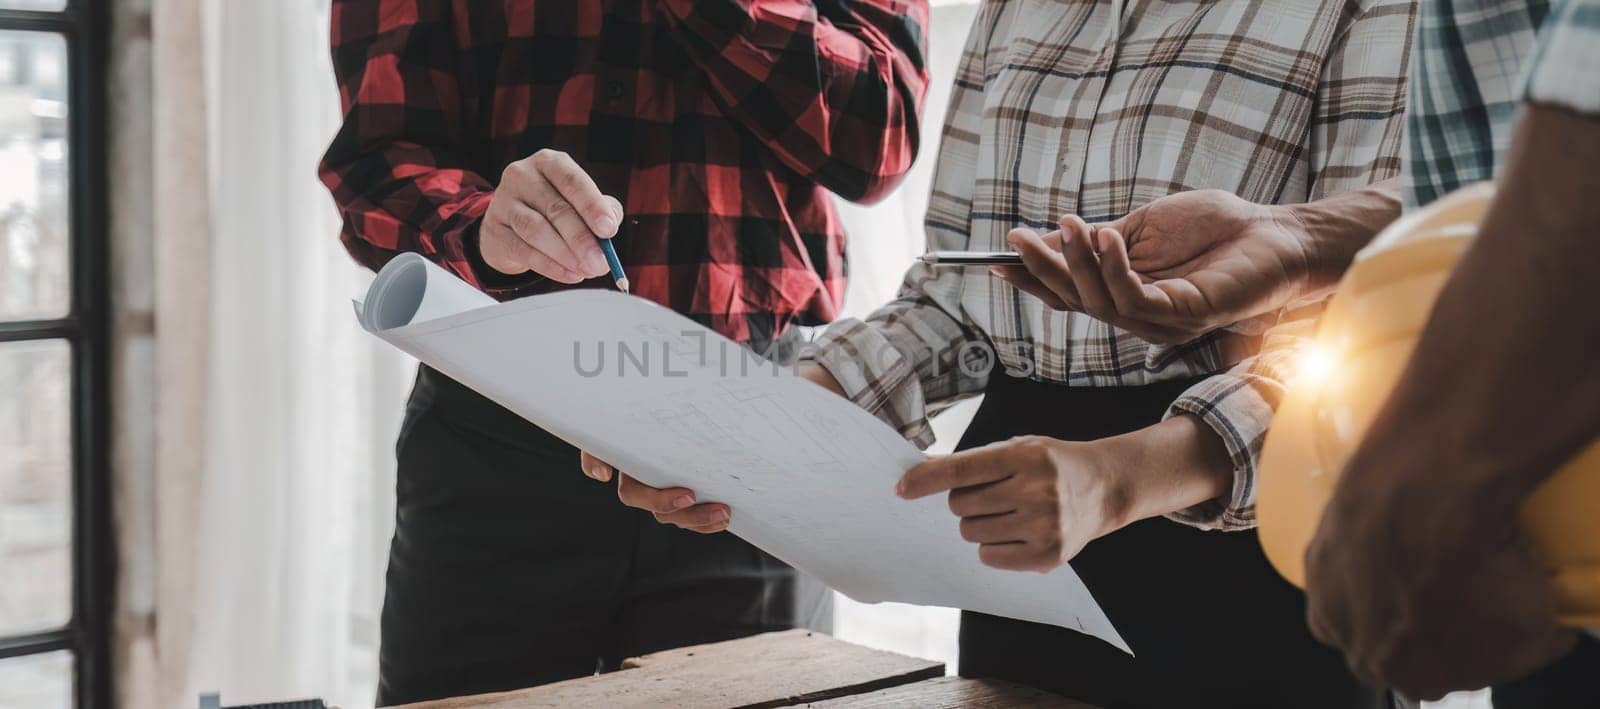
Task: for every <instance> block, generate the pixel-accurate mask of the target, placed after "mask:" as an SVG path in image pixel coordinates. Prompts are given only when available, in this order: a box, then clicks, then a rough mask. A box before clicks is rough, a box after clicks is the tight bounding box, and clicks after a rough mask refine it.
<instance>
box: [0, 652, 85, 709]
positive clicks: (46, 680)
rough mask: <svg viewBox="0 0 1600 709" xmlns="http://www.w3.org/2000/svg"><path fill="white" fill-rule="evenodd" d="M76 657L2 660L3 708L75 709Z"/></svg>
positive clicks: (0, 697)
mask: <svg viewBox="0 0 1600 709" xmlns="http://www.w3.org/2000/svg"><path fill="white" fill-rule="evenodd" d="M71 707H72V654H71V653H68V652H66V651H57V652H47V653H43V654H40V655H23V656H21V657H11V658H7V659H4V660H0V709H71Z"/></svg>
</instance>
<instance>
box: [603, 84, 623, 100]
mask: <svg viewBox="0 0 1600 709" xmlns="http://www.w3.org/2000/svg"><path fill="white" fill-rule="evenodd" d="M606 96H608V97H610V98H613V99H618V98H622V82H620V81H610V82H606Z"/></svg>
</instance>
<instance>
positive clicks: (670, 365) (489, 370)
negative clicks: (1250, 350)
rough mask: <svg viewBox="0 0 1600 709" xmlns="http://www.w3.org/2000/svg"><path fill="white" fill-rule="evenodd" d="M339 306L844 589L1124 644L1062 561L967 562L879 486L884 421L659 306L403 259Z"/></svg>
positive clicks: (895, 458)
mask: <svg viewBox="0 0 1600 709" xmlns="http://www.w3.org/2000/svg"><path fill="white" fill-rule="evenodd" d="M356 310H357V316H358V318H359V319H360V321H361V324H362V326H363V327H365V328H366V329H367V330H368V331H369V332H372V333H373V334H375V335H377V336H378V337H380V338H383V339H384V340H385V341H387V342H389V343H390V344H392V345H394V346H395V347H398V348H400V349H401V350H404V351H406V352H407V353H409V354H411V355H412V356H414V357H416V358H417V359H419V360H421V361H423V362H425V363H427V364H428V365H429V366H432V367H434V368H435V369H438V370H439V371H441V372H444V373H445V374H447V375H449V376H450V377H451V378H453V379H455V380H457V381H459V382H461V383H463V384H465V385H466V386H468V387H471V388H472V389H474V390H476V391H477V392H479V393H481V394H483V395H484V396H486V397H488V398H489V399H492V400H494V401H495V402H497V403H499V404H500V405H501V406H504V407H506V408H507V409H510V410H511V411H512V412H514V413H516V414H518V415H520V416H522V417H523V418H526V419H527V420H529V421H531V422H533V423H535V424H537V425H538V426H540V427H541V428H544V429H546V430H548V431H550V432H551V433H553V434H555V435H556V436H559V437H560V438H562V439H563V440H565V441H567V442H568V443H571V444H573V445H575V446H577V447H579V448H582V449H584V450H587V451H589V452H591V453H593V454H595V455H596V456H598V457H600V458H601V459H603V460H606V461H609V462H611V463H613V464H615V465H616V466H617V467H618V468H620V469H622V470H625V471H627V472H628V473H629V474H630V475H633V476H634V477H636V478H638V479H639V480H641V481H643V482H646V483H649V484H651V485H655V486H658V487H665V486H674V485H681V486H684V487H688V488H691V489H693V490H695V492H696V493H697V496H698V499H699V500H700V501H702V502H712V501H716V502H724V503H727V504H728V505H729V506H730V507H731V508H732V509H733V519H732V523H731V525H730V530H731V531H732V532H733V533H734V534H737V535H739V536H740V537H742V538H744V539H745V540H747V541H749V542H750V543H752V544H754V545H756V546H758V547H760V548H762V549H764V550H766V552H767V553H769V554H772V555H773V556H775V557H778V558H779V559H782V560H784V561H785V562H788V563H789V564H791V565H793V566H795V567H798V568H800V569H803V570H805V571H807V572H809V573H811V574H812V575H814V576H816V577H817V578H819V579H821V580H822V581H823V582H824V583H827V584H828V585H829V586H832V587H833V588H835V589H837V590H839V591H841V592H843V593H844V594H845V595H847V596H850V597H851V598H854V599H856V600H858V601H863V602H869V603H872V602H879V601H898V602H903V603H917V604H923V605H934V606H949V607H956V608H965V609H968V610H975V611H981V612H984V613H990V614H993V615H1000V616H1006V617H1010V618H1018V619H1022V620H1028V621H1034V622H1040V623H1048V624H1051V625H1057V626H1061V627H1064V628H1069V629H1074V630H1078V631H1081V632H1085V633H1088V634H1090V635H1093V636H1095V637H1098V638H1100V639H1102V640H1105V641H1106V642H1109V643H1111V644H1112V645H1115V646H1116V647H1118V648H1121V649H1122V650H1123V651H1125V652H1128V651H1129V649H1128V646H1127V644H1126V643H1124V642H1123V640H1122V638H1121V636H1120V635H1118V634H1117V631H1116V629H1115V628H1113V627H1112V625H1111V621H1110V620H1109V619H1108V618H1107V617H1106V615H1105V613H1104V612H1103V611H1102V610H1101V609H1100V606H1099V605H1098V604H1097V603H1096V602H1095V600H1094V598H1093V596H1092V595H1091V594H1090V592H1089V590H1088V588H1086V587H1085V586H1084V585H1083V582H1082V581H1080V580H1079V579H1078V575H1077V574H1076V573H1074V572H1073V570H1072V569H1071V568H1070V567H1065V566H1064V567H1062V568H1059V569H1056V570H1055V571H1053V572H1051V573H1049V574H1037V573H1019V572H1015V571H1001V570H998V569H993V568H990V567H987V566H984V565H983V564H981V563H979V561H978V554H977V548H976V547H975V546H974V545H972V544H970V543H968V542H965V541H963V540H962V539H961V536H960V533H959V528H958V521H957V518H956V517H955V516H954V515H951V514H950V511H949V509H948V508H947V507H946V503H945V499H944V496H942V495H939V496H933V497H929V498H924V499H922V500H917V501H914V502H908V501H904V500H901V499H899V498H898V497H896V496H895V495H894V483H895V481H896V480H897V479H899V477H900V474H901V473H902V472H904V471H905V470H906V469H907V468H909V467H911V466H912V465H914V464H916V463H917V462H918V461H920V460H922V454H921V452H919V451H918V450H917V449H916V448H915V447H914V446H912V445H911V444H910V443H908V442H906V441H905V439H903V438H901V437H900V436H899V435H898V434H896V433H895V432H894V430H893V429H891V428H889V427H888V426H887V425H885V424H884V423H882V422H880V421H878V420H877V419H876V418H874V417H873V416H872V415H870V414H868V413H867V412H866V411H864V410H862V409H861V408H859V407H857V406H856V405H854V404H852V403H850V402H848V401H846V400H844V399H841V398H839V397H837V396H835V395H833V394H832V393H830V392H827V391H825V390H823V389H822V388H820V387H817V386H815V385H813V384H811V383H810V382H807V381H805V380H804V379H801V378H799V377H796V376H793V374H792V373H791V372H790V371H788V370H787V369H783V368H776V367H774V366H773V365H771V364H768V363H766V362H764V361H762V360H760V359H759V358H757V357H756V356H755V355H752V354H750V353H749V352H748V351H746V350H744V349H743V348H740V347H739V346H737V345H735V344H734V343H733V342H732V341H730V340H727V339H726V338H723V337H722V336H720V335H717V334H716V333H714V332H712V331H710V330H707V329H706V328H703V327H700V326H699V325H696V324H695V323H693V322H692V321H690V320H689V319H687V318H685V317H683V316H681V315H678V314H676V313H674V312H672V311H670V310H667V309H666V308H662V307H660V306H658V305H655V304H653V303H650V302H649V301H645V300H642V299H639V298H634V297H630V296H626V295H623V294H621V293H616V292H610V291H597V290H582V291H566V292H560V293H552V294H549V295H541V296H537V297H533V298H524V299H521V300H516V301H512V302H509V303H495V302H494V301H493V299H491V298H489V297H488V296H486V295H484V294H482V293H480V292H478V291H477V290H475V289H473V288H472V287H471V286H468V285H467V284H466V283H464V282H462V281H461V280H460V279H457V278H456V277H455V276H453V275H450V274H449V273H448V272H446V271H444V270H443V269H441V268H439V267H438V266H436V265H434V264H432V263H430V262H428V261H426V260H424V259H423V258H421V257H419V256H417V255H415V254H406V255H403V256H400V257H397V258H395V259H394V260H393V261H391V262H390V263H389V264H388V265H387V266H385V267H384V269H383V271H382V272H381V273H380V274H379V276H378V278H377V280H375V281H374V282H373V285H372V287H371V289H370V290H369V291H368V294H367V299H366V301H365V304H364V305H363V304H357V307H356ZM571 472H572V474H573V475H581V474H582V473H581V472H579V471H578V470H576V469H574V470H572V471H571ZM595 484H596V485H599V484H600V483H595ZM574 533H581V531H578V530H575V532H574Z"/></svg>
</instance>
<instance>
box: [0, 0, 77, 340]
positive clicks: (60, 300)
mask: <svg viewBox="0 0 1600 709" xmlns="http://www.w3.org/2000/svg"><path fill="white" fill-rule="evenodd" d="M10 1H12V2H14V1H15V0H10ZM6 2H8V0H0V5H3V4H4V3H6ZM68 208H69V205H68V198H67V45H66V41H65V40H63V39H62V37H61V36H60V35H56V34H48V33H42V32H18V31H12V30H0V319H5V320H31V319H44V318H55V317H61V316H64V315H66V314H67V310H68V307H69V306H70V303H69V302H68V298H69V294H70V293H71V284H70V283H69V282H68V268H67V265H68V256H69V255H68V248H67V241H68V236H69V235H68V233H67V210H68Z"/></svg>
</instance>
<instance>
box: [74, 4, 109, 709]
mask: <svg viewBox="0 0 1600 709" xmlns="http://www.w3.org/2000/svg"><path fill="white" fill-rule="evenodd" d="M68 11H69V13H70V14H71V15H73V16H74V18H75V19H76V21H77V27H76V29H77V32H76V33H74V34H68V35H67V43H68V47H67V53H68V57H69V59H68V62H67V72H68V74H67V75H68V82H69V96H70V97H71V98H70V101H71V104H70V105H69V106H68V113H67V115H68V116H69V129H68V136H69V137H68V155H69V156H70V160H71V163H70V167H69V173H70V179H71V182H70V184H71V189H70V200H71V202H70V204H71V217H70V220H71V232H70V233H71V235H72V236H71V239H72V240H71V248H72V256H71V258H72V311H71V312H72V318H73V320H75V321H76V323H77V325H78V333H77V337H76V338H75V340H76V341H75V342H74V343H73V348H72V358H73V378H72V397H73V402H72V403H73V417H72V418H73V420H72V423H73V425H72V436H73V441H72V448H73V505H72V507H73V520H72V524H73V528H72V529H73V546H72V553H73V572H74V575H73V599H72V625H71V629H72V632H73V635H74V636H75V637H74V641H75V642H74V647H75V650H76V660H77V662H76V663H75V664H76V673H75V675H76V681H77V687H76V694H77V704H78V706H79V707H109V706H111V680H112V665H111V613H112V593H113V588H114V583H115V582H114V579H115V572H116V567H115V563H116V561H115V556H114V548H113V546H112V532H111V475H110V470H111V455H110V447H111V446H110V443H111V436H110V420H111V415H110V412H111V403H110V390H111V377H110V371H111V338H110V333H111V325H110V309H111V299H110V290H111V288H110V282H111V274H110V268H109V258H108V255H109V250H110V244H109V243H108V237H107V233H108V231H107V224H106V215H107V212H108V208H109V203H108V197H107V190H106V184H107V177H106V176H107V173H108V169H107V161H106V147H105V146H106V120H105V116H106V110H107V106H106V102H107V82H106V62H107V47H108V41H107V37H108V36H109V35H108V33H109V29H110V28H109V27H108V26H107V25H108V24H109V23H110V19H111V11H110V7H109V0H74V1H73V2H72V3H70V4H69V7H68Z"/></svg>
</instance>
